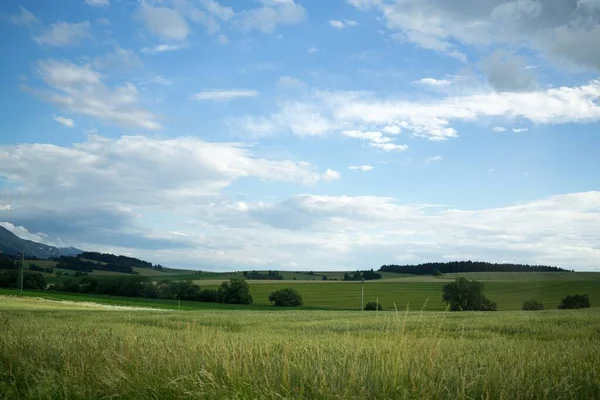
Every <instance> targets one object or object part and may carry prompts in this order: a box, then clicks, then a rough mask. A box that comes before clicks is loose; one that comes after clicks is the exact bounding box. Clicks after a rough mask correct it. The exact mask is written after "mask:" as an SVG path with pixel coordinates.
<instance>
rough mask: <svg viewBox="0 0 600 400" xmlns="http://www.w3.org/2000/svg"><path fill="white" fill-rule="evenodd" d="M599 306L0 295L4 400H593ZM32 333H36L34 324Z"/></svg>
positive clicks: (599, 357)
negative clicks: (407, 306)
mask: <svg viewBox="0 0 600 400" xmlns="http://www.w3.org/2000/svg"><path fill="white" fill-rule="evenodd" d="M599 320H600V310H598V309H588V310H579V311H543V312H535V313H525V312H496V313H477V312H470V313H445V312H431V313H420V312H415V313H404V312H399V313H396V312H378V313H368V312H349V311H288V312H272V313H265V312H260V311H227V310H221V311H189V312H183V311H182V312H177V311H173V312H158V311H145V310H96V309H89V308H85V307H83V306H78V305H77V304H75V305H73V304H69V305H63V304H48V303H47V302H45V301H43V300H35V299H27V298H25V299H16V298H1V297H0V329H1V331H2V335H0V393H2V398H5V399H116V398H126V399H338V398H339V399H434V398H435V399H537V398H539V399H594V398H600V326H599V325H598V321H599ZM42 327H43V329H41V328H42Z"/></svg>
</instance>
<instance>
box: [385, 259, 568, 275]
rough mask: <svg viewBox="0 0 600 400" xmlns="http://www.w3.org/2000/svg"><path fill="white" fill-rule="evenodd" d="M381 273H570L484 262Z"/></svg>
mask: <svg viewBox="0 0 600 400" xmlns="http://www.w3.org/2000/svg"><path fill="white" fill-rule="evenodd" d="M379 271H381V272H396V273H401V274H413V275H438V274H451V273H457V272H572V271H570V270H566V269H563V268H558V267H550V266H547V265H527V264H511V263H505V264H497V263H489V262H484V261H450V262H445V263H441V262H433V263H424V264H418V265H395V264H391V265H383V266H382V267H381V268H379Z"/></svg>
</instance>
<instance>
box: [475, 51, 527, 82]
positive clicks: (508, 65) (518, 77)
mask: <svg viewBox="0 0 600 400" xmlns="http://www.w3.org/2000/svg"><path fill="white" fill-rule="evenodd" d="M480 65H481V69H482V70H483V72H484V73H485V74H486V76H487V79H488V82H489V84H490V85H491V86H492V87H493V88H494V89H496V90H498V91H500V92H511V91H514V92H520V91H526V90H532V89H535V87H536V79H535V75H534V74H533V72H532V69H531V68H529V69H528V68H527V66H528V65H527V59H526V58H525V57H523V56H519V55H515V54H512V53H510V52H508V51H506V50H496V51H494V52H493V53H492V54H491V55H490V56H489V57H487V58H485V59H484V60H483V61H481V63H480Z"/></svg>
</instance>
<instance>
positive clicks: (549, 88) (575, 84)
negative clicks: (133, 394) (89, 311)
mask: <svg viewBox="0 0 600 400" xmlns="http://www.w3.org/2000/svg"><path fill="white" fill-rule="evenodd" d="M0 36H1V37H2V40H1V41H0V52H1V54H2V55H3V57H2V59H3V61H2V62H1V63H0V121H2V124H1V129H0V226H3V227H5V228H7V229H9V230H11V231H13V232H14V233H16V234H17V235H19V236H21V237H23V238H26V239H31V240H36V241H40V242H44V243H46V244H50V245H56V246H75V247H78V248H81V249H85V250H90V251H102V252H111V253H116V254H124V255H130V256H135V257H139V258H143V259H146V260H148V261H151V262H153V263H160V264H162V265H165V266H169V267H180V268H190V269H203V270H215V271H229V270H250V269H279V270H314V271H318V270H356V269H371V268H374V269H377V268H378V267H379V266H381V265H383V264H414V263H420V262H430V261H453V260H481V261H490V262H518V263H529V264H544V265H555V266H560V267H564V268H568V269H575V270H580V271H586V270H590V271H592V270H595V271H600V230H599V228H598V227H600V136H599V132H600V80H599V79H600V78H599V71H600V46H599V45H598V43H600V0H515V1H503V0H483V1H479V2H473V1H471V0H454V1H452V2H449V1H447V0H330V1H329V0H328V1H321V0H256V1H254V0H248V1H241V0H237V1H231V0H229V1H227V0H140V1H137V0H61V1H60V2H58V1H57V2H55V1H52V2H50V1H41V0H37V1H35V0H5V1H3V2H2V4H0Z"/></svg>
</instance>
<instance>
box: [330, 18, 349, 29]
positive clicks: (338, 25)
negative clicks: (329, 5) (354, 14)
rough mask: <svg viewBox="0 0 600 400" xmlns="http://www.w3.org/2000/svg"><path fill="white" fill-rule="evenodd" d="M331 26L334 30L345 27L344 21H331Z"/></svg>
mask: <svg viewBox="0 0 600 400" xmlns="http://www.w3.org/2000/svg"><path fill="white" fill-rule="evenodd" d="M329 25H331V26H332V27H333V28H338V29H341V28H343V27H344V26H345V25H344V23H343V22H342V21H337V20H333V19H330V20H329Z"/></svg>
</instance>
